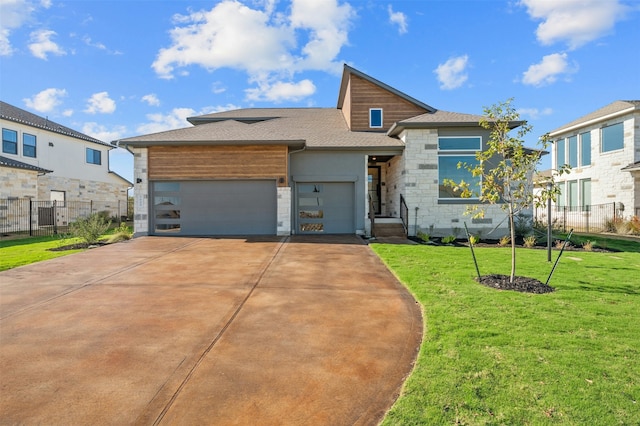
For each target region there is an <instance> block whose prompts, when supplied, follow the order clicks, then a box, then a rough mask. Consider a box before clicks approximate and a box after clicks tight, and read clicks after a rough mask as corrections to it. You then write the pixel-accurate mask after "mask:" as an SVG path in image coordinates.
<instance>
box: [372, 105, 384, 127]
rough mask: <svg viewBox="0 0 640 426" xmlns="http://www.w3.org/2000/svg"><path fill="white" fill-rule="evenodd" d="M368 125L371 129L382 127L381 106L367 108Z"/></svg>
mask: <svg viewBox="0 0 640 426" xmlns="http://www.w3.org/2000/svg"><path fill="white" fill-rule="evenodd" d="M369 127H371V128H372V129H381V128H382V108H370V109H369Z"/></svg>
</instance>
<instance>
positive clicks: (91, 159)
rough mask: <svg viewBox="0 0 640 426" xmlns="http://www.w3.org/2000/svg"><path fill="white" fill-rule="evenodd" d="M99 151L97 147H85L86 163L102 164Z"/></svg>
mask: <svg viewBox="0 0 640 426" xmlns="http://www.w3.org/2000/svg"><path fill="white" fill-rule="evenodd" d="M101 154H102V153H101V152H100V151H98V150H97V149H91V148H87V163H90V164H102V161H101V158H100V157H101Z"/></svg>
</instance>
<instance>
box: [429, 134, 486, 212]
mask: <svg viewBox="0 0 640 426" xmlns="http://www.w3.org/2000/svg"><path fill="white" fill-rule="evenodd" d="M481 149H482V138H481V137H480V136H462V137H441V138H438V182H439V185H438V188H439V189H438V198H440V199H459V198H460V191H454V190H453V188H452V187H450V186H447V185H444V181H445V179H451V180H452V181H454V182H456V183H460V182H461V181H464V182H467V183H469V184H471V190H472V191H473V192H474V195H473V196H472V197H471V199H475V200H477V199H478V197H479V193H480V183H481V179H480V176H476V177H474V176H472V175H471V172H470V171H469V170H467V168H466V167H464V166H462V167H458V164H459V163H466V164H467V165H469V166H471V167H475V166H476V165H477V164H478V160H477V159H476V152H478V151H480V150H481Z"/></svg>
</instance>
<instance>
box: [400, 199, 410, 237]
mask: <svg viewBox="0 0 640 426" xmlns="http://www.w3.org/2000/svg"><path fill="white" fill-rule="evenodd" d="M400 220H401V221H402V227H403V228H404V233H405V234H407V235H409V207H407V202H406V201H405V200H404V197H403V196H402V194H400Z"/></svg>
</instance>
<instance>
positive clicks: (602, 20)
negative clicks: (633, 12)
mask: <svg viewBox="0 0 640 426" xmlns="http://www.w3.org/2000/svg"><path fill="white" fill-rule="evenodd" d="M521 4H524V5H525V6H526V7H527V12H528V13H529V15H530V16H531V17H532V18H533V19H536V20H542V21H543V22H542V23H540V25H538V28H537V30H536V36H537V37H538V41H540V43H542V44H544V45H551V44H553V43H556V42H559V41H565V42H566V43H567V45H568V46H569V48H570V49H576V48H578V47H580V46H582V45H584V44H586V43H589V42H590V41H593V40H596V39H597V38H599V37H602V36H603V35H605V34H607V33H609V32H610V31H611V30H612V29H613V27H614V26H615V24H616V21H618V20H619V19H621V18H623V17H624V14H625V13H626V10H627V8H626V7H625V6H623V5H622V4H620V2H619V0H562V1H550V0H521Z"/></svg>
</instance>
